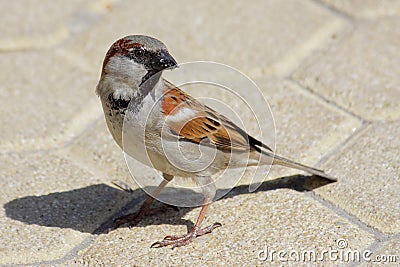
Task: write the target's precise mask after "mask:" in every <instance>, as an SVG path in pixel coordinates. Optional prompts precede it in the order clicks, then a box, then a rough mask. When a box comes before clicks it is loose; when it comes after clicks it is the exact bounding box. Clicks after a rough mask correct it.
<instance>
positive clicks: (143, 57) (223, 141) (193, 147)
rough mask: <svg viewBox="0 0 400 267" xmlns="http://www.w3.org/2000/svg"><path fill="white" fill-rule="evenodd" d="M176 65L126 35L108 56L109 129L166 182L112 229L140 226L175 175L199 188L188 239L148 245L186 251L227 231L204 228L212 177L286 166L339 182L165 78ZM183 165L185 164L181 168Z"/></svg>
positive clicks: (146, 40)
mask: <svg viewBox="0 0 400 267" xmlns="http://www.w3.org/2000/svg"><path fill="white" fill-rule="evenodd" d="M177 67H178V63H177V61H176V60H175V59H174V58H173V57H172V55H171V54H170V53H169V51H168V49H167V47H166V45H165V44H164V43H163V42H161V41H160V40H158V39H156V38H154V37H150V36H146V35H129V36H126V37H123V38H121V39H119V40H117V41H115V42H114V43H113V44H112V45H111V47H110V48H109V50H108V51H107V53H106V55H105V57H104V61H103V65H102V69H101V76H100V79H99V82H98V84H97V87H96V93H97V95H98V96H99V98H100V100H101V103H102V107H103V111H104V115H105V120H106V123H107V126H108V129H109V131H110V133H111V135H112V136H113V139H114V140H115V142H116V143H117V144H118V146H119V147H120V148H121V149H123V150H124V152H126V153H127V154H128V155H129V156H131V157H133V158H135V159H137V160H138V161H139V162H141V163H143V164H146V165H148V166H151V167H152V168H155V169H156V170H158V171H160V172H161V173H162V176H163V179H162V182H161V183H160V184H159V186H158V187H156V189H155V190H154V192H153V193H152V194H150V195H149V196H148V197H147V199H146V200H145V201H144V202H143V204H142V206H141V207H140V209H139V211H137V212H136V213H132V214H128V215H125V216H122V217H121V218H118V219H116V220H115V227H117V228H118V227H120V226H122V225H125V224H128V225H129V226H134V225H136V224H137V223H138V222H139V221H140V220H141V219H142V218H143V217H144V215H145V214H146V212H147V211H148V210H149V207H150V206H151V204H152V203H153V201H154V199H155V198H156V196H157V195H158V194H159V193H160V192H161V191H162V189H163V188H164V187H165V186H166V185H167V184H168V183H169V182H170V181H171V180H172V179H173V178H174V177H185V178H187V179H190V180H191V181H193V182H194V183H195V184H197V185H199V186H201V189H202V194H203V198H204V199H203V203H202V205H201V211H200V214H199V216H198V218H197V221H196V223H195V225H194V227H193V228H192V229H191V230H189V231H188V232H187V233H185V234H183V235H170V236H166V237H165V238H164V239H163V240H161V241H157V242H155V243H153V244H152V245H151V247H166V246H172V248H175V247H180V246H185V245H188V244H189V243H191V242H192V241H193V240H195V239H196V238H197V237H200V236H203V235H205V234H209V233H211V232H213V230H214V229H216V228H218V227H220V226H221V225H222V224H220V223H218V222H216V223H214V224H212V225H209V226H207V227H204V228H201V224H202V222H203V220H204V217H205V214H206V211H207V209H208V207H209V206H210V204H211V202H212V200H213V198H214V196H215V194H216V187H215V185H214V183H213V179H212V176H213V175H215V174H217V173H218V172H219V171H221V170H223V169H225V168H227V166H229V167H233V168H246V167H249V166H257V165H259V164H261V165H263V164H274V165H282V166H286V167H290V168H294V169H298V170H302V171H305V172H308V173H311V174H313V175H316V176H320V177H323V178H326V179H328V180H332V181H336V180H337V179H336V178H335V177H332V176H330V175H328V174H326V173H325V172H324V171H322V170H319V169H316V168H313V167H309V166H306V165H303V164H301V163H298V162H295V161H292V160H290V159H287V158H284V157H282V156H278V155H276V154H275V153H274V152H273V150H272V149H271V148H270V147H269V146H268V145H266V144H264V143H263V142H261V141H259V140H257V139H256V138H254V137H252V136H251V135H250V134H248V133H247V132H245V131H244V130H243V129H241V128H240V127H239V126H237V125H236V124H235V123H233V122H232V121H231V120H230V119H229V118H227V117H225V116H224V115H222V114H220V113H219V112H218V111H216V110H214V109H212V108H210V107H208V106H207V105H205V104H202V103H201V102H200V101H199V100H197V99H196V98H194V97H192V96H190V95H189V94H187V93H186V92H185V91H184V90H182V89H180V88H179V87H177V86H175V85H174V84H173V83H171V82H169V81H168V80H166V79H164V78H163V76H162V74H163V71H166V70H172V69H175V68H177ZM124 123H125V124H129V125H130V127H125V126H124ZM124 131H127V132H124ZM126 136H128V137H126ZM123 137H124V139H127V140H128V141H126V142H125V140H124V141H123ZM125 143H129V144H125ZM177 143H179V146H177V145H176V144H177ZM199 149H200V150H201V151H202V154H204V155H205V157H203V158H202V159H201V160H187V159H186V161H185V160H184V159H183V158H184V157H183V156H182V155H189V154H191V153H194V151H198V150H199ZM178 150H179V151H178ZM180 162H182V164H181V165H182V166H177V165H179V163H180ZM177 163H178V164H177Z"/></svg>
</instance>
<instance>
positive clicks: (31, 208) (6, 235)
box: [0, 152, 130, 264]
mask: <svg viewBox="0 0 400 267" xmlns="http://www.w3.org/2000/svg"><path fill="white" fill-rule="evenodd" d="M0 157H1V160H0V181H1V183H2V185H3V186H2V194H1V196H0V203H1V206H2V209H1V211H0V223H1V225H2V227H1V230H0V235H1V240H0V251H1V255H2V256H1V257H0V264H29V263H33V262H41V261H49V260H55V259H60V258H62V257H64V256H65V255H66V254H67V253H69V251H70V250H71V249H72V248H73V247H75V246H76V245H78V244H79V243H81V242H82V241H83V240H85V239H86V238H88V237H90V236H91V233H93V232H94V231H95V230H96V229H97V228H98V227H99V226H100V225H101V224H102V223H103V222H105V220H107V219H109V218H110V217H111V216H112V214H113V213H115V212H117V211H118V210H119V209H120V208H121V206H122V205H124V204H125V203H126V202H127V200H128V199H129V198H130V196H129V194H128V193H126V192H122V191H120V190H117V189H115V188H112V187H110V186H107V185H106V184H104V181H103V180H101V179H99V178H97V177H96V176H94V175H93V174H91V173H89V172H88V171H85V170H83V169H81V168H79V167H78V166H76V165H74V164H72V163H71V162H70V161H68V160H66V159H64V158H61V157H58V156H56V155H54V154H53V153H49V152H39V153H31V154H2V155H1V156H0Z"/></svg>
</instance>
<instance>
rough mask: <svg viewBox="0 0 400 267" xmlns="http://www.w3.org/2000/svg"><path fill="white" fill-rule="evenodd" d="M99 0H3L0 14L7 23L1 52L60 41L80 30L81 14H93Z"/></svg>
mask: <svg viewBox="0 0 400 267" xmlns="http://www.w3.org/2000/svg"><path fill="white" fill-rule="evenodd" d="M98 2H101V1H98V0H91V1H85V2H82V1H79V0H72V1H68V3H66V2H65V1H60V0H55V1H52V0H46V1H41V2H40V4H38V3H36V2H35V1H30V0H21V1H2V4H1V6H2V8H1V10H0V16H1V18H2V24H3V25H7V26H4V27H1V29H0V36H1V37H0V51H1V50H3V51H4V50H5V51H15V50H19V49H39V48H47V47H50V46H52V45H55V44H57V43H60V42H62V41H64V40H66V39H67V38H68V37H69V36H70V34H71V33H74V32H76V30H77V29H78V28H77V22H79V17H80V16H79V14H81V16H82V15H83V14H85V16H86V17H88V16H94V14H93V12H90V10H92V11H96V7H97V6H98V4H97V3H98ZM60 7H62V8H60ZM90 7H92V8H90ZM80 24H82V21H81V22H80Z"/></svg>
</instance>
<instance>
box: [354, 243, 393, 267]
mask: <svg viewBox="0 0 400 267" xmlns="http://www.w3.org/2000/svg"><path fill="white" fill-rule="evenodd" d="M399 251H400V240H399V239H395V240H391V241H387V242H384V243H383V244H382V245H381V246H380V247H379V248H378V250H376V251H373V253H372V254H371V255H370V256H369V257H368V259H367V260H366V261H365V262H363V264H361V266H377V265H384V266H399V262H400V254H399Z"/></svg>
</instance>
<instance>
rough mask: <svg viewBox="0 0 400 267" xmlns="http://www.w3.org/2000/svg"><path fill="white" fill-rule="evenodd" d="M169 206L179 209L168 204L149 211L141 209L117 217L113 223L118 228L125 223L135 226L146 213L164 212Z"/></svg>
mask: <svg viewBox="0 0 400 267" xmlns="http://www.w3.org/2000/svg"><path fill="white" fill-rule="evenodd" d="M169 208H172V209H174V210H176V211H179V209H178V208H177V207H175V206H172V205H167V204H165V205H163V206H161V207H157V208H151V209H148V210H147V211H144V210H139V211H138V212H135V213H131V214H127V215H124V216H121V217H119V218H117V219H115V220H114V224H113V226H114V229H117V228H119V227H121V226H123V225H127V226H128V227H130V228H131V227H133V226H136V225H137V224H138V223H139V222H140V221H141V220H142V219H143V217H144V215H154V214H159V213H164V212H166V211H167V210H168V209H169Z"/></svg>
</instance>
